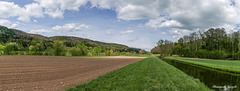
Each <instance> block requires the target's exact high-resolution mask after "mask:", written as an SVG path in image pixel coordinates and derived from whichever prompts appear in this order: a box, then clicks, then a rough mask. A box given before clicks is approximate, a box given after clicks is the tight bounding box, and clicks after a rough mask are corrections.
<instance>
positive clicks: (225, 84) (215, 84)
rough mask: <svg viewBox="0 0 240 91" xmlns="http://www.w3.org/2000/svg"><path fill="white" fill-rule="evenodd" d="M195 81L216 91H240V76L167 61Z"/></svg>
mask: <svg viewBox="0 0 240 91" xmlns="http://www.w3.org/2000/svg"><path fill="white" fill-rule="evenodd" d="M165 61H166V62H167V63H168V64H170V65H173V66H175V67H176V68H178V69H180V70H181V71H183V72H184V73H186V74H187V75H189V76H191V77H193V78H194V79H197V80H200V81H201V82H202V83H203V84H205V85H206V86H208V87H209V88H211V89H214V90H216V91H240V74H231V73H227V72H221V71H217V70H213V69H208V68H204V67H199V66H194V65H190V64H186V63H181V62H179V61H174V60H165Z"/></svg>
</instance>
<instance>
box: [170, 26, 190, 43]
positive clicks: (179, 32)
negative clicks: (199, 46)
mask: <svg viewBox="0 0 240 91" xmlns="http://www.w3.org/2000/svg"><path fill="white" fill-rule="evenodd" d="M168 32H169V33H170V34H171V35H172V38H173V39H174V40H175V41H176V40H178V39H179V38H180V37H182V36H184V35H186V34H189V33H190V32H191V31H190V30H186V29H178V28H172V29H171V30H169V31H168Z"/></svg>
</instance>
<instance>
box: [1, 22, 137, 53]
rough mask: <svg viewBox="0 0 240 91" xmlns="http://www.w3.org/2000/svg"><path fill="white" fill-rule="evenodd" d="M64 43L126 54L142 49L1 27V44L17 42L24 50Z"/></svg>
mask: <svg viewBox="0 0 240 91" xmlns="http://www.w3.org/2000/svg"><path fill="white" fill-rule="evenodd" d="M56 40H59V41H63V42H64V44H65V45H66V46H67V47H73V46H76V45H78V44H82V43H84V44H85V45H86V46H88V47H102V48H105V49H106V50H110V49H113V50H117V51H125V52H138V51H139V50H140V49H137V48H130V47H128V46H126V45H122V44H116V43H104V42H100V41H93V40H89V39H84V38H79V37H71V36H54V37H45V36H42V35H38V34H29V33H26V32H23V31H21V30H16V29H9V28H7V27H4V26H0V44H6V43H9V42H16V43H18V44H21V45H22V46H23V47H24V48H26V47H29V46H30V45H35V44H36V43H39V42H42V43H43V44H44V46H46V47H47V46H48V45H51V44H52V43H53V42H54V41H56Z"/></svg>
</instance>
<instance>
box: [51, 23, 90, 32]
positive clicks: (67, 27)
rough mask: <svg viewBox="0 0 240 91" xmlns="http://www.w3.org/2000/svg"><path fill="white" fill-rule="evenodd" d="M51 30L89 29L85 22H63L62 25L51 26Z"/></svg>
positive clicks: (71, 30)
mask: <svg viewBox="0 0 240 91" xmlns="http://www.w3.org/2000/svg"><path fill="white" fill-rule="evenodd" d="M52 29H53V30H57V31H69V32H73V31H81V30H90V29H91V28H90V26H87V25H85V24H75V23H67V24H64V25H62V26H59V25H57V26H54V27H52Z"/></svg>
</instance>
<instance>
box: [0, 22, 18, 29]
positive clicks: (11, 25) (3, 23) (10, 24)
mask: <svg viewBox="0 0 240 91" xmlns="http://www.w3.org/2000/svg"><path fill="white" fill-rule="evenodd" d="M0 25H2V26H6V27H8V28H15V27H18V26H19V25H18V24H16V23H12V22H11V21H9V20H0Z"/></svg>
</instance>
